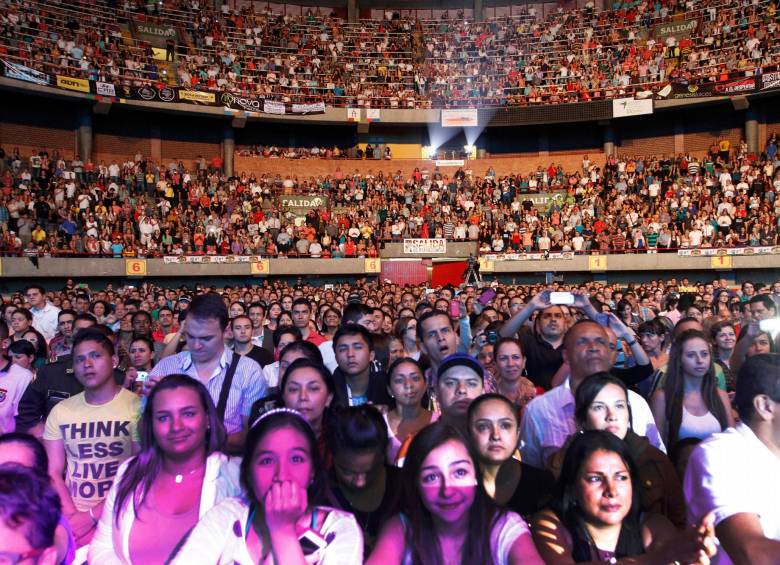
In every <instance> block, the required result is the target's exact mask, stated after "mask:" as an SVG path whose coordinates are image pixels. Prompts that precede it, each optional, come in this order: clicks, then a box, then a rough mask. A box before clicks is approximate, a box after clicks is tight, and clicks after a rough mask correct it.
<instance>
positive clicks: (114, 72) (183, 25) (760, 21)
mask: <svg viewBox="0 0 780 565" xmlns="http://www.w3.org/2000/svg"><path fill="white" fill-rule="evenodd" d="M609 8H610V9H608V10H604V11H596V10H594V9H593V4H592V3H589V5H588V6H587V7H586V8H583V9H575V10H564V9H563V8H559V9H558V10H557V11H555V12H553V13H551V14H549V15H547V16H546V17H542V16H541V15H539V14H537V13H536V11H535V9H533V8H532V9H528V10H526V11H525V12H524V13H523V14H522V15H518V16H512V17H507V18H497V19H493V20H489V21H486V22H475V21H473V20H470V19H467V18H464V17H463V16H462V14H453V16H454V17H452V18H451V19H450V18H449V17H446V18H444V17H443V18H442V19H441V20H439V21H426V22H422V21H415V20H408V19H403V18H400V17H398V15H397V14H396V15H395V16H392V15H391V17H390V18H389V19H385V20H361V21H360V22H358V23H354V24H350V23H347V22H345V21H343V20H340V19H338V18H336V17H333V16H324V15H321V14H314V13H312V12H311V11H309V12H308V13H307V14H306V15H303V16H289V15H280V14H274V13H272V12H271V10H270V8H269V7H268V6H265V7H264V8H262V9H257V10H255V8H254V7H253V6H252V5H251V4H250V5H244V6H242V7H237V8H231V7H229V5H228V3H222V4H221V6H220V7H219V8H214V7H213V6H211V4H210V3H207V2H201V1H200V0H176V1H174V2H162V3H158V2H143V1H138V2H134V1H131V0H128V1H125V2H122V3H120V2H113V1H112V2H109V3H108V4H104V3H99V4H92V3H87V2H74V3H71V5H70V6H69V7H67V8H66V7H65V6H63V5H61V4H54V3H42V2H40V1H39V0H34V1H28V2H20V1H17V0H6V1H5V2H4V3H3V4H2V6H0V27H1V28H2V37H3V39H2V46H1V47H0V53H1V54H2V55H4V56H5V57H8V58H9V60H10V61H11V62H16V63H21V64H24V65H28V66H31V67H33V68H35V69H37V70H40V71H42V72H45V73H50V74H62V73H65V74H68V75H70V76H75V77H80V78H88V79H91V80H95V81H105V82H110V83H114V84H121V85H127V86H142V85H148V84H154V85H158V86H163V85H179V86H185V87H190V88H196V89H206V90H211V91H224V92H231V93H233V94H240V95H243V96H255V97H260V98H265V99H272V100H276V101H283V102H292V103H294V102H312V101H316V102H320V101H323V102H325V103H326V104H327V105H333V106H357V107H372V108H431V107H434V108H447V107H464V106H466V107H474V106H499V105H533V104H558V103H566V102H578V101H590V100H599V99H605V98H614V97H620V96H631V95H634V94H638V93H647V92H652V91H657V90H659V89H660V88H661V87H662V86H663V85H665V84H668V82H669V81H676V82H680V83H708V82H714V81H724V80H730V79H733V78H744V77H746V76H754V75H756V74H758V73H760V72H762V71H767V70H774V69H776V67H777V64H778V60H779V58H780V49H778V47H777V45H778V41H777V38H778V25H777V17H778V16H777V7H776V5H775V2H774V0H761V1H755V2H754V1H753V0H741V1H739V2H729V3H728V4H723V3H722V2H720V0H706V1H703V2H692V1H689V2H683V1H672V0H664V1H657V2H649V1H647V0H645V1H642V2H621V1H618V2H613V3H612V5H611V6H609ZM680 20H697V21H698V22H699V23H698V25H697V26H695V27H694V28H693V29H692V30H691V33H690V36H689V37H685V36H683V37H679V38H678V37H677V36H676V35H673V36H669V37H663V36H658V37H656V36H655V35H654V34H653V33H648V30H652V29H653V28H654V26H655V25H657V24H663V23H669V22H672V21H680ZM139 21H141V22H150V23H152V24H155V25H160V26H172V27H173V28H176V29H178V30H180V34H181V35H180V37H182V38H183V37H186V38H187V40H186V42H183V43H182V42H181V41H182V40H180V39H178V40H177V39H170V41H172V42H173V45H172V46H168V48H167V49H168V53H167V54H166V61H165V62H162V61H160V60H158V59H156V58H155V54H154V51H153V49H152V47H151V45H150V44H148V43H147V42H145V41H142V40H140V39H133V38H131V37H123V32H122V28H121V26H122V25H130V24H131V22H139ZM177 42H178V43H177ZM168 60H173V61H172V63H171V64H170V65H169V64H168Z"/></svg>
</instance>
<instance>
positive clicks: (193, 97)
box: [178, 88, 217, 105]
mask: <svg viewBox="0 0 780 565" xmlns="http://www.w3.org/2000/svg"><path fill="white" fill-rule="evenodd" d="M178 92H179V100H181V101H183V102H189V103H191V104H206V105H213V104H216V102H217V99H216V96H215V95H214V93H213V92H203V91H201V90H186V89H183V88H180V89H178Z"/></svg>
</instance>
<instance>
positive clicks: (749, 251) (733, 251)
mask: <svg viewBox="0 0 780 565" xmlns="http://www.w3.org/2000/svg"><path fill="white" fill-rule="evenodd" d="M677 255H679V256H683V257H713V256H718V255H780V246H778V245H775V246H765V247H735V248H729V249H722V248H719V249H716V248H698V249H679V250H678V251H677Z"/></svg>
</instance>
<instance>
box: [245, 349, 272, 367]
mask: <svg viewBox="0 0 780 565" xmlns="http://www.w3.org/2000/svg"><path fill="white" fill-rule="evenodd" d="M244 355H245V356H246V357H249V358H250V359H252V360H253V361H255V362H256V363H257V364H258V365H260V367H261V368H263V367H265V366H266V365H270V364H271V363H273V362H274V355H273V353H271V352H270V351H268V350H267V349H265V348H264V347H257V346H256V345H253V346H252V349H250V350H249V352H248V353H245V354H244Z"/></svg>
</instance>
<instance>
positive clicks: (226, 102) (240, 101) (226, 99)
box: [219, 92, 263, 112]
mask: <svg viewBox="0 0 780 565" xmlns="http://www.w3.org/2000/svg"><path fill="white" fill-rule="evenodd" d="M219 99H220V101H221V102H222V105H223V106H225V108H230V109H231V110H244V111H245V112H262V111H263V105H262V104H263V101H262V100H260V99H259V98H246V97H244V96H238V95H237V94H231V93H230V92H223V93H222V95H221V96H220V98H219Z"/></svg>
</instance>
